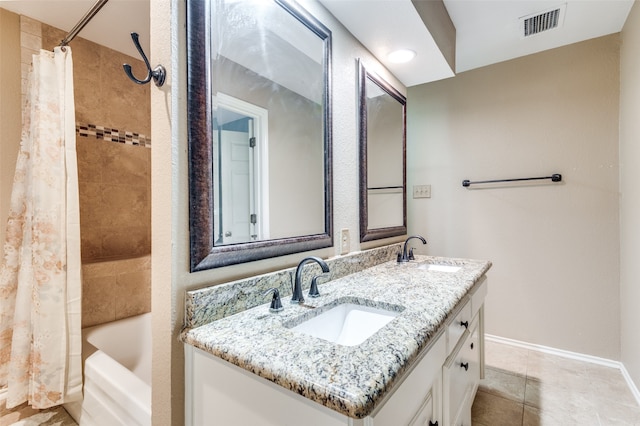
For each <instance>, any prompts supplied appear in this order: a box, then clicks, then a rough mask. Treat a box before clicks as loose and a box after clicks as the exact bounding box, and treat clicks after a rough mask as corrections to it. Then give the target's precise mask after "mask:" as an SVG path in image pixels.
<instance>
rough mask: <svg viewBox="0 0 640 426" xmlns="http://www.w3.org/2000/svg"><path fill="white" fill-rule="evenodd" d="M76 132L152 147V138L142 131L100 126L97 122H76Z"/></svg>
mask: <svg viewBox="0 0 640 426" xmlns="http://www.w3.org/2000/svg"><path fill="white" fill-rule="evenodd" d="M76 134H77V135H78V136H85V137H89V136H95V137H96V139H103V140H105V141H107V142H118V143H124V144H127V145H134V146H143V147H147V148H151V138H149V137H147V136H145V135H141V134H140V133H135V132H128V131H123V130H118V129H111V128H109V127H104V126H98V125H96V124H84V123H76Z"/></svg>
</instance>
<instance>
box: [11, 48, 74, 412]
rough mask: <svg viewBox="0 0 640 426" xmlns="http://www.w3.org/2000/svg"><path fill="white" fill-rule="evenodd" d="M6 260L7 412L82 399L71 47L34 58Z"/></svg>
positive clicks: (15, 179) (43, 53)
mask: <svg viewBox="0 0 640 426" xmlns="http://www.w3.org/2000/svg"><path fill="white" fill-rule="evenodd" d="M28 91H29V94H28V99H27V104H26V107H25V108H26V110H25V111H24V114H23V117H24V118H23V130H22V140H21V142H20V150H19V153H18V160H17V163H16V172H15V176H14V183H13V189H12V193H11V204H10V208H9V209H10V211H9V219H8V221H7V233H6V240H5V242H4V251H3V257H2V264H1V265H0V388H5V387H6V394H7V402H6V406H7V408H12V407H15V406H17V405H20V404H22V403H23V402H25V401H27V402H28V403H29V404H30V405H32V406H33V408H48V407H51V406H54V405H59V404H62V403H66V402H71V401H74V400H78V399H80V398H81V397H82V365H81V363H82V359H81V350H82V341H81V318H80V314H81V305H80V303H81V299H82V294H81V292H82V287H81V261H80V213H79V201H78V172H77V160H76V147H75V108H74V101H73V68H72V59H71V49H70V48H69V47H65V48H60V47H56V48H55V51H54V52H49V51H45V50H41V51H40V54H39V55H33V68H32V71H31V73H30V75H29V88H28Z"/></svg>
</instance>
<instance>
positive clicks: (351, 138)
mask: <svg viewBox="0 0 640 426" xmlns="http://www.w3.org/2000/svg"><path fill="white" fill-rule="evenodd" d="M300 3H301V4H302V5H303V7H305V8H306V9H307V10H308V11H309V12H311V13H312V14H313V15H314V16H316V17H318V18H319V19H320V21H322V22H323V23H324V24H325V25H326V26H328V27H329V29H330V30H331V31H332V32H333V93H334V101H333V106H334V109H333V118H334V121H333V143H334V153H333V158H334V162H333V170H334V194H333V195H334V207H333V211H334V247H332V248H328V249H324V250H317V251H315V252H308V253H304V255H309V254H314V255H318V256H322V257H330V256H334V255H337V254H338V253H339V250H340V245H339V244H337V242H338V241H339V238H338V234H339V232H340V229H342V228H347V229H349V230H350V232H351V250H352V251H354V250H359V249H360V248H361V246H360V245H359V244H358V241H359V238H358V228H359V218H358V214H359V213H358V160H357V156H358V147H357V140H358V138H357V97H356V84H357V66H356V58H358V57H362V58H363V59H365V60H367V63H368V64H370V66H371V67H373V69H372V70H373V71H375V72H377V73H378V74H380V75H381V76H382V77H383V78H385V79H387V80H388V81H390V82H391V83H393V84H394V85H396V86H397V87H398V88H399V89H400V90H401V91H404V89H403V87H402V86H401V85H400V84H399V83H398V82H397V81H396V80H395V79H394V78H393V77H392V76H390V75H389V74H388V72H386V71H385V70H384V69H381V68H380V66H379V65H377V62H376V61H375V60H374V59H373V57H371V55H370V54H369V52H368V51H367V50H365V49H364V48H363V47H362V46H361V45H360V44H359V43H358V42H356V41H355V40H354V39H353V37H352V36H351V35H350V34H349V33H348V32H347V31H346V30H345V29H344V28H342V27H341V26H340V25H339V24H338V23H337V22H336V21H335V19H334V18H333V16H332V15H330V14H329V13H328V12H327V11H326V10H324V8H322V7H321V6H320V5H319V4H318V3H317V2H315V1H312V0H305V1H301V2H300ZM184 15H185V11H184V2H179V1H171V0H159V1H153V2H151V34H152V37H151V54H150V57H151V61H152V62H153V63H163V64H164V65H165V66H168V68H169V69H170V72H169V81H168V83H167V84H166V85H165V86H164V87H163V88H161V89H157V88H155V87H154V88H153V90H152V91H151V98H152V103H151V108H152V114H151V116H152V139H153V141H154V142H153V143H154V145H153V146H154V148H153V150H152V182H153V185H152V207H153V208H152V231H153V232H152V252H153V256H152V282H153V291H152V301H153V304H152V312H153V367H152V368H153V371H152V375H153V424H154V425H169V424H171V425H174V426H177V425H180V424H182V423H183V422H184V411H183V407H184V403H183V401H184V371H183V370H184V361H183V346H182V344H181V343H180V342H179V341H178V333H179V331H180V329H181V327H182V323H183V316H184V291H185V289H191V288H197V287H203V286H206V285H213V284H219V283H223V282H227V281H231V280H233V279H235V278H239V277H247V276H251V275H257V274H260V273H263V272H267V271H273V270H277V269H281V268H284V267H290V266H294V265H295V264H297V262H298V261H299V260H300V259H301V258H302V256H303V254H296V255H291V256H283V257H279V258H274V259H267V260H262V261H257V262H251V263H247V264H243V265H234V266H230V267H226V268H219V269H215V270H211V271H203V272H198V273H194V274H190V273H189V246H188V237H189V236H188V229H189V228H188V198H187V196H188V190H187V189H188V181H187V170H188V164H187V136H186V134H187V128H186V103H185V100H186V93H185V92H184V90H185V88H186V83H185V81H186V76H185V65H184V64H186V57H185V52H186V48H185V34H184V22H185V16H184ZM172 20H173V21H172ZM170 64H173V65H172V66H171V65H170ZM373 64H376V66H377V67H376V66H374V65H373ZM169 171H170V172H169ZM400 239H402V238H400ZM397 240H398V239H397V238H396V239H387V240H381V241H377V242H373V243H369V245H368V246H369V247H371V246H375V245H383V244H386V243H389V242H391V241H397ZM169 331H170V332H169Z"/></svg>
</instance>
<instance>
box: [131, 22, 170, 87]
mask: <svg viewBox="0 0 640 426" xmlns="http://www.w3.org/2000/svg"><path fill="white" fill-rule="evenodd" d="M131 39H132V40H133V44H135V46H136V49H138V52H140V56H142V60H143V61H144V63H145V65H146V66H147V76H146V77H145V79H144V80H138V79H137V78H135V77H134V76H133V73H132V72H131V65H129V64H124V65H122V67H123V68H124V72H125V73H126V74H127V76H129V78H130V79H131V81H133V82H134V83H137V84H147V83H148V82H150V81H151V79H152V78H153V81H154V82H155V83H156V86H158V87H160V86H162V85H163V84H164V79H165V77H166V75H167V70H166V69H165V68H164V67H163V66H162V65H158V66H157V67H155V68H154V69H153V70H152V69H151V65H149V60H148V59H147V55H145V54H144V51H143V50H142V47H141V46H140V41H138V33H131Z"/></svg>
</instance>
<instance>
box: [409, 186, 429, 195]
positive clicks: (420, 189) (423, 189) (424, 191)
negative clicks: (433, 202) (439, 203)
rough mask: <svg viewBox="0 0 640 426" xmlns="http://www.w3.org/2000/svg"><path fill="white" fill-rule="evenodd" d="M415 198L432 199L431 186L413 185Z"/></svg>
mask: <svg viewBox="0 0 640 426" xmlns="http://www.w3.org/2000/svg"><path fill="white" fill-rule="evenodd" d="M413 198H431V185H413Z"/></svg>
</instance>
